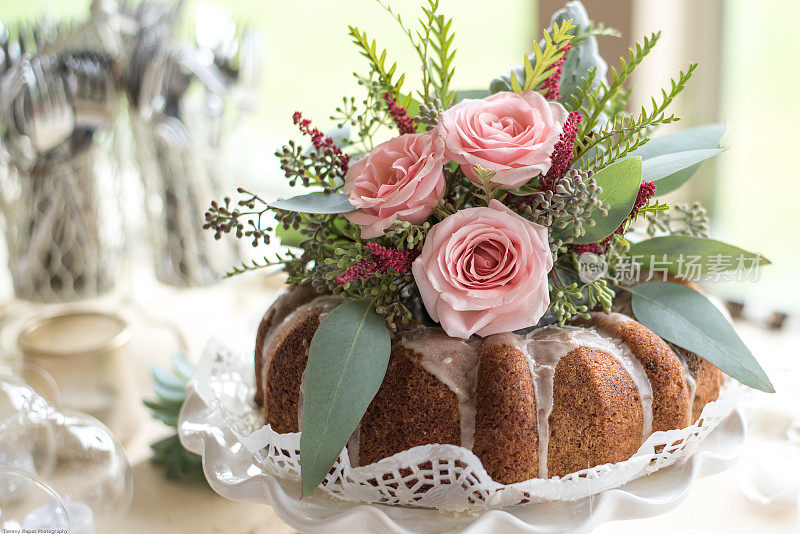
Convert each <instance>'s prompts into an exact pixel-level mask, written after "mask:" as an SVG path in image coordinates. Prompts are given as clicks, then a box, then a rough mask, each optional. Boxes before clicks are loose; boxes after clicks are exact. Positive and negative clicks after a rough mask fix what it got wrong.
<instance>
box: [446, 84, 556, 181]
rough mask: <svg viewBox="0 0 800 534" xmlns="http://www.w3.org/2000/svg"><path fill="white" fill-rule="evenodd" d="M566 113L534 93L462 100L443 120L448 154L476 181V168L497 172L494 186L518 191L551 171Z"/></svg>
mask: <svg viewBox="0 0 800 534" xmlns="http://www.w3.org/2000/svg"><path fill="white" fill-rule="evenodd" d="M568 115H569V114H568V113H567V110H566V109H564V107H563V106H562V105H561V104H558V103H557V102H548V101H547V100H546V99H545V98H544V97H543V96H542V95H540V94H539V93H535V92H533V91H523V92H522V93H510V92H501V93H497V94H494V95H492V96H489V97H487V98H484V99H482V100H463V101H461V102H459V103H458V104H456V105H455V106H453V107H451V108H450V109H448V110H447V111H444V112H443V113H442V115H441V117H440V119H439V121H440V124H441V125H442V127H443V128H444V130H445V154H446V155H447V157H448V158H449V159H451V160H453V161H455V162H456V163H458V164H460V165H461V169H462V170H463V171H464V173H465V174H466V175H467V176H468V177H469V178H470V179H471V180H472V181H473V182H474V181H475V174H474V172H473V168H474V167H475V166H481V167H483V168H486V169H489V170H491V171H494V172H495V173H496V174H495V176H494V177H493V178H492V182H493V183H495V184H497V185H499V186H501V187H502V188H503V189H514V188H516V187H519V186H521V185H523V184H525V183H527V182H528V181H530V180H531V179H532V178H535V177H536V176H539V175H543V174H547V171H549V170H550V155H551V154H552V153H553V148H554V147H555V145H556V143H557V142H558V139H559V137H561V130H562V129H563V127H564V122H565V121H566V120H567V116H568Z"/></svg>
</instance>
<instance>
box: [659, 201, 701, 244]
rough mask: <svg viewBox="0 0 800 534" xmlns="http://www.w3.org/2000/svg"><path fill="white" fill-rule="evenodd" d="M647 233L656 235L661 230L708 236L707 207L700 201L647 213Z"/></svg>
mask: <svg viewBox="0 0 800 534" xmlns="http://www.w3.org/2000/svg"><path fill="white" fill-rule="evenodd" d="M645 217H646V219H647V234H648V235H650V236H654V235H656V234H657V233H659V232H664V233H667V234H670V235H686V236H694V237H708V235H709V225H710V220H709V218H708V213H707V212H706V209H705V208H704V207H703V205H702V204H701V203H700V202H694V203H692V204H691V205H690V204H686V203H680V204H676V205H675V206H673V207H672V209H671V210H669V211H658V212H654V213H646V214H645Z"/></svg>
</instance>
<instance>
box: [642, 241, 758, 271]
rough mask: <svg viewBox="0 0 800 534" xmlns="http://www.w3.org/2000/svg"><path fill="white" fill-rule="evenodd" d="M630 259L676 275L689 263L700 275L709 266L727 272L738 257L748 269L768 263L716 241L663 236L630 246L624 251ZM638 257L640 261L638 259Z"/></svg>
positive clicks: (734, 266)
mask: <svg viewBox="0 0 800 534" xmlns="http://www.w3.org/2000/svg"><path fill="white" fill-rule="evenodd" d="M628 255H629V256H630V257H631V258H635V257H636V261H637V262H638V263H640V264H641V265H642V266H643V267H647V268H649V267H651V264H652V262H653V260H654V261H655V262H656V263H657V264H659V265H663V266H664V267H665V268H666V269H667V270H668V271H669V272H671V273H673V274H678V272H679V271H680V270H681V269H683V270H684V271H686V270H688V269H690V268H691V267H690V265H689V263H688V261H689V260H691V261H692V262H693V263H694V264H695V265H697V268H698V269H699V272H700V273H707V272H708V270H709V269H708V267H709V265H711V264H713V265H714V266H715V270H716V271H729V270H734V269H736V268H737V267H738V262H739V258H742V261H743V262H746V263H745V266H750V265H751V264H752V263H754V262H755V261H758V264H759V265H768V264H769V263H770V261H769V260H768V259H767V258H764V257H762V256H761V255H760V254H757V253H755V252H749V251H747V250H744V249H741V248H739V247H737V246H734V245H729V244H728V243H724V242H722V241H717V240H716V239H709V238H705V237H694V236H679V235H671V236H663V237H653V238H651V239H645V240H644V241H640V242H638V243H635V244H633V245H631V248H630V249H629V250H628ZM714 256H721V257H724V258H730V260H731V261H730V264H727V263H722V262H715V261H714V260H712V257H714ZM638 257H641V258H638Z"/></svg>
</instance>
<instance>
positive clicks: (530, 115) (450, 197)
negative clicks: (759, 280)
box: [206, 0, 772, 492]
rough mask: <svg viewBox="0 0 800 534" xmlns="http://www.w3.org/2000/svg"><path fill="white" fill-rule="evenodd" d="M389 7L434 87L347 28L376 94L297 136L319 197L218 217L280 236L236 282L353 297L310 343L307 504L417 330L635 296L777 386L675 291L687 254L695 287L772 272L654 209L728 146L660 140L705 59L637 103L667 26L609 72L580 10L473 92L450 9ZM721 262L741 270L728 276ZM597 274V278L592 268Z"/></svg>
mask: <svg viewBox="0 0 800 534" xmlns="http://www.w3.org/2000/svg"><path fill="white" fill-rule="evenodd" d="M379 1H380V0H379ZM381 5H383V7H384V8H385V9H386V10H387V11H388V13H389V14H390V15H391V16H392V17H393V18H394V19H395V20H396V22H397V23H398V24H399V25H400V27H401V28H402V30H403V32H404V33H405V34H406V35H407V36H408V38H409V40H410V42H411V45H412V46H413V47H414V49H415V50H416V52H417V55H418V56H419V59H420V62H421V66H422V84H421V87H419V88H418V89H416V90H412V89H409V88H407V87H405V85H404V79H405V76H404V75H402V74H400V73H399V72H398V67H397V64H396V63H391V62H390V60H389V59H388V53H387V51H385V50H381V49H379V48H378V45H377V43H376V42H375V40H370V38H369V37H368V36H367V34H366V33H365V32H362V31H361V30H359V29H358V28H355V27H350V36H351V37H352V39H353V42H354V43H355V44H356V46H357V47H358V49H359V51H360V52H361V54H362V55H363V56H364V58H366V60H367V66H368V69H367V71H366V73H365V74H356V78H357V83H358V85H359V86H360V88H361V90H362V91H363V92H364V94H363V96H362V97H360V98H356V97H345V98H344V99H343V100H342V105H341V106H340V107H338V108H337V109H336V110H335V113H334V114H333V116H332V117H331V119H332V120H333V121H334V123H335V124H336V126H337V128H336V130H334V131H332V132H331V133H329V134H324V133H322V132H321V131H320V130H319V129H317V128H316V127H314V126H313V125H312V123H311V121H310V120H308V119H306V118H304V117H303V115H302V114H301V113H300V112H297V113H295V114H294V116H293V120H294V123H295V124H296V125H297V126H298V127H299V129H300V132H301V133H302V134H304V135H305V136H307V137H309V138H310V141H311V145H310V146H309V147H308V148H307V149H305V148H303V147H302V146H300V145H299V144H297V143H295V142H294V141H290V142H289V143H288V144H287V145H285V146H284V147H282V148H281V149H280V150H278V152H277V153H276V155H277V156H278V158H279V159H280V162H281V168H282V170H283V172H284V174H285V175H286V178H287V179H288V180H289V182H290V184H291V185H292V186H297V187H302V188H305V189H306V190H307V191H306V192H304V193H303V194H300V195H297V196H295V197H292V198H289V199H285V200H279V201H276V202H272V203H268V202H266V201H264V200H263V199H262V198H261V197H260V196H259V195H258V194H255V193H251V192H248V191H245V190H242V189H240V190H239V194H240V195H241V198H240V199H239V200H237V201H232V200H231V199H230V198H226V199H225V200H224V201H223V202H221V203H216V202H215V203H212V206H211V209H210V210H209V211H208V213H207V214H206V227H207V228H210V229H212V230H213V231H214V232H215V235H216V237H217V238H220V237H221V236H222V235H223V234H226V233H234V234H235V235H236V236H237V237H239V238H247V239H249V240H251V242H252V244H253V245H254V246H259V245H263V244H269V243H270V242H271V239H273V238H274V237H275V236H276V235H277V236H278V237H279V238H280V239H281V244H282V245H286V246H287V248H286V249H285V250H286V252H284V253H279V254H278V255H277V256H276V257H274V258H264V261H263V262H254V263H250V264H243V265H242V267H241V268H237V269H235V270H234V274H238V273H241V272H245V271H249V270H252V269H257V268H261V267H266V266H274V265H281V266H282V267H283V269H284V270H285V272H286V273H287V275H288V282H289V283H290V284H294V285H304V284H311V285H312V286H313V287H314V288H315V289H316V290H317V292H318V293H319V294H332V295H335V296H338V297H341V298H342V301H343V304H342V305H341V306H339V307H338V308H336V309H334V310H333V311H332V312H331V313H330V314H328V315H327V316H326V317H325V318H324V319H323V321H322V323H321V325H320V327H319V329H318V331H317V333H316V334H315V336H314V339H313V341H312V343H311V347H310V351H309V360H308V367H307V370H306V380H305V386H304V387H305V391H304V399H305V409H304V413H303V422H302V430H303V432H302V437H301V460H302V464H303V470H302V471H303V491H304V492H309V491H311V490H313V488H314V487H316V485H317V484H318V483H319V482H320V481H321V480H322V479H323V478H324V476H325V474H326V473H327V471H328V469H329V468H330V466H331V465H332V464H333V462H334V461H335V460H336V457H337V456H338V455H339V453H340V451H341V450H342V448H343V447H344V445H345V443H346V441H347V438H348V437H349V435H350V433H351V432H352V431H353V429H354V428H355V426H356V424H357V423H358V420H359V419H360V418H361V416H362V415H363V413H364V411H365V410H366V408H367V406H368V404H369V402H370V401H371V399H372V397H373V396H374V395H375V392H377V390H378V387H379V386H380V384H381V381H382V379H383V375H384V373H385V371H386V365H387V362H388V359H389V353H390V350H391V337H392V336H393V335H394V334H395V333H396V332H397V331H398V330H402V329H405V328H409V327H413V325H417V324H429V325H434V324H435V325H438V326H440V327H441V328H442V329H444V331H445V332H446V333H447V334H448V335H450V336H453V337H459V338H465V339H466V338H469V337H470V336H473V335H477V336H487V335H490V334H495V333H501V332H507V331H514V330H520V329H526V328H533V327H536V326H541V325H545V324H553V323H557V324H559V325H564V324H565V323H566V322H568V321H570V320H571V319H572V318H573V317H576V316H581V317H585V316H586V315H587V314H588V313H589V312H591V311H603V312H606V313H608V312H610V311H611V310H612V308H613V307H614V305H615V299H619V298H622V297H624V298H626V299H629V302H630V309H631V311H632V313H633V315H634V316H635V318H636V319H637V320H638V321H639V322H641V323H642V324H644V325H645V326H647V327H648V328H650V329H651V330H653V331H654V332H655V333H657V334H658V335H660V336H661V337H663V338H664V339H666V340H667V341H670V342H672V343H674V344H676V345H678V346H680V347H683V348H685V349H687V350H690V351H692V352H695V353H697V354H699V355H700V356H702V357H704V358H706V359H707V360H709V361H710V362H711V363H713V364H715V365H716V366H718V367H719V368H720V369H722V370H723V371H725V372H726V373H728V374H729V375H731V376H732V377H734V378H736V379H737V380H739V381H741V382H743V383H745V384H747V385H750V386H752V387H755V388H758V389H762V390H765V391H770V390H771V389H772V386H771V384H770V382H769V379H768V378H767V377H766V375H765V373H764V372H763V370H762V369H761V367H760V366H759V365H758V363H757V362H756V361H755V359H754V358H753V356H752V354H751V353H750V351H749V350H748V349H747V347H746V346H745V345H744V344H743V343H742V342H741V340H740V339H739V338H738V336H737V335H736V333H735V332H734V331H733V329H732V328H731V326H730V325H729V323H728V322H727V320H726V319H725V317H724V316H722V314H720V312H719V311H718V310H717V308H716V307H715V306H714V305H713V304H711V303H710V302H709V301H708V300H707V299H706V298H705V297H704V296H703V295H702V294H701V293H699V292H698V291H695V289H693V288H691V287H687V285H685V284H681V283H675V282H676V281H681V280H682V279H684V280H685V279H687V278H689V276H687V271H686V265H687V262H686V258H685V255H687V254H689V255H691V256H692V257H693V258H694V260H693V261H694V267H695V269H694V271H692V272H693V273H694V274H696V275H703V274H704V273H709V271H710V268H711V266H712V263H713V264H714V265H715V267H714V268H715V269H716V271H717V272H719V271H730V272H740V273H741V271H742V269H743V267H744V266H746V265H749V266H750V267H751V268H752V267H753V266H755V267H756V268H757V267H758V266H760V265H762V264H766V263H768V262H767V261H766V260H765V259H764V258H762V257H761V256H760V255H758V254H755V253H751V252H748V251H745V250H742V249H739V248H737V247H734V246H732V245H729V244H727V243H722V242H720V241H717V240H714V239H711V238H710V237H709V223H708V218H707V216H706V213H705V210H704V209H703V208H702V206H700V205H699V204H697V203H695V204H693V205H683V204H677V205H675V206H668V205H667V204H665V203H664V202H663V201H661V200H660V197H661V196H662V195H664V194H666V193H669V192H671V191H673V190H675V189H677V188H678V187H680V186H681V185H682V184H683V183H684V182H686V181H687V180H688V179H689V178H690V177H691V176H692V174H693V173H694V171H695V170H696V169H697V167H698V166H699V165H700V164H701V163H702V162H703V161H705V160H706V159H708V158H711V157H713V156H715V155H717V154H719V153H720V152H721V151H722V149H721V148H720V139H721V137H722V135H723V133H724V127H721V126H719V125H709V126H703V127H699V128H693V129H689V130H685V131H683V132H680V133H678V134H671V135H667V136H660V137H658V136H653V132H654V130H655V129H656V128H657V127H658V126H661V125H664V124H670V123H673V122H676V121H678V120H679V119H678V117H676V116H674V115H672V114H669V113H668V112H667V109H668V107H669V105H670V103H671V102H672V101H673V100H674V99H675V97H676V96H677V95H678V94H680V93H681V91H682V90H683V89H684V87H685V86H686V83H687V82H688V81H689V79H690V78H691V77H692V74H693V73H694V71H695V69H696V68H697V64H689V65H688V67H687V69H686V70H685V71H681V72H679V73H677V75H676V76H675V77H674V78H673V79H672V80H669V82H668V84H667V85H666V87H665V89H664V90H662V91H661V93H660V94H659V95H657V96H656V97H654V98H653V99H652V101H651V104H650V105H649V106H647V107H643V108H641V109H640V110H638V111H630V110H629V106H628V104H629V97H630V94H631V91H630V90H629V89H627V82H628V80H629V79H630V77H631V75H632V74H633V72H634V71H635V70H636V68H637V66H638V65H639V64H640V63H641V62H642V61H643V60H644V59H645V57H646V56H647V55H648V54H649V53H650V51H651V50H652V49H653V47H654V46H655V45H656V43H657V42H658V40H659V36H660V34H659V33H654V34H652V35H649V36H647V37H645V38H644V39H643V41H642V43H641V44H637V45H635V46H634V47H632V48H631V50H630V52H629V55H628V57H626V58H621V59H620V62H619V65H618V66H615V67H612V68H609V67H608V65H607V64H606V62H605V60H604V59H603V58H602V57H601V56H600V55H599V53H598V46H597V39H598V37H603V36H616V35H617V33H616V32H615V31H614V30H612V29H609V28H606V27H604V26H602V25H600V24H596V23H593V22H591V21H590V20H589V18H588V16H587V13H586V11H585V9H584V7H583V5H582V4H581V3H580V2H578V1H573V2H569V3H568V4H567V5H566V6H565V7H564V8H563V9H562V10H560V11H559V12H557V13H556V14H555V15H554V16H553V20H552V22H551V24H550V26H549V27H548V28H546V29H545V30H544V31H543V33H542V38H541V40H540V41H538V42H534V43H533V45H532V53H530V54H524V55H523V58H522V64H521V66H518V67H515V68H513V69H511V71H510V72H507V73H505V74H502V75H500V76H498V77H497V78H495V79H494V80H492V81H491V82H490V84H489V89H488V90H486V91H465V92H459V91H456V90H455V89H454V88H453V87H452V80H453V74H454V69H455V66H454V59H455V48H454V35H453V31H452V20H451V19H449V18H447V17H446V16H444V15H443V14H441V13H439V5H438V0H427V2H426V5H425V6H424V7H423V8H422V16H421V17H420V19H419V27H418V28H413V29H412V28H411V27H409V26H407V25H406V23H405V21H404V20H403V19H402V18H401V17H400V16H399V15H398V14H397V13H395V12H394V11H393V10H392V9H391V8H390V7H389V6H388V5H385V4H383V3H381ZM387 134H388V136H387ZM387 137H388V139H387ZM384 139H386V140H384ZM379 140H382V142H378V141H379ZM268 212H271V213H272V214H274V220H275V224H272V223H270V222H269V221H270V220H271V219H270V217H268V216H267V213H268ZM723 255H727V256H728V257H730V258H731V259H730V261H728V262H727V263H723V264H722V267H720V265H721V264H720V262H719V261H718V258H719V257H720V256H723ZM587 265H593V266H595V267H597V266H598V265H599V266H601V268H599V269H595V270H594V271H593V272H592V273H591V275H586V266H587ZM632 266H633V267H636V269H635V270H634V271H633V274H631V273H632V270H631V267H632ZM654 273H658V274H660V275H661V276H660V277H657V278H656V277H654V276H653V274H654Z"/></svg>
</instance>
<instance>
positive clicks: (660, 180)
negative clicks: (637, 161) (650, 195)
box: [642, 148, 725, 195]
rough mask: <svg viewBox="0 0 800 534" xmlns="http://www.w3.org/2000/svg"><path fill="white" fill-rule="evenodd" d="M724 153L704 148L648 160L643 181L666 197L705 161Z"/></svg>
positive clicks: (719, 149)
mask: <svg viewBox="0 0 800 534" xmlns="http://www.w3.org/2000/svg"><path fill="white" fill-rule="evenodd" d="M724 151H725V149H723V148H704V149H700V150H686V151H684V152H673V153H671V154H664V155H663V156H656V157H654V158H649V159H647V160H645V161H644V166H643V169H642V175H643V179H645V180H647V181H651V182H653V183H655V184H656V186H657V189H656V192H657V193H658V194H659V195H666V194H667V193H670V192H672V191H674V190H675V189H677V188H679V187H680V186H682V185H683V184H684V183H685V182H686V181H687V180H688V179H689V178H691V177H692V175H694V173H695V172H696V171H697V169H698V168H699V167H700V165H701V164H702V163H703V162H704V161H705V160H707V159H709V158H713V157H714V156H717V155H719V154H721V153H722V152H724Z"/></svg>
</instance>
